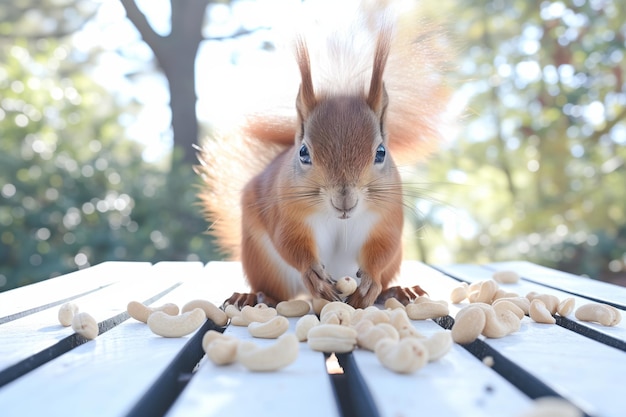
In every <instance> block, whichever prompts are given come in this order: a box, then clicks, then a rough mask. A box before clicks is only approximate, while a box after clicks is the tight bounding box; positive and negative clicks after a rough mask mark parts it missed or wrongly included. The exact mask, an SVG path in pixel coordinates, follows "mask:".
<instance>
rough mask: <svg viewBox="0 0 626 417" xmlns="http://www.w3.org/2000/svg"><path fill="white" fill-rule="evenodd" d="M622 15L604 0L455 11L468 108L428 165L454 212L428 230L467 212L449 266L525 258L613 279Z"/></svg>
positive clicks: (623, 196) (617, 242)
mask: <svg viewBox="0 0 626 417" xmlns="http://www.w3.org/2000/svg"><path fill="white" fill-rule="evenodd" d="M625 12H626V4H625V3H624V2H622V1H616V0H615V1H611V0H609V1H603V2H598V1H585V0H576V1H564V2H561V1H555V2H541V3H538V2H524V1H510V2H508V1H507V2H505V1H499V0H485V1H480V2H475V3H473V4H472V5H471V7H466V8H464V9H463V10H462V11H459V13H458V20H456V24H457V25H458V26H457V27H455V30H456V31H457V33H462V34H463V42H464V44H465V46H466V48H465V50H464V54H463V56H462V57H461V58H462V60H461V63H460V71H459V80H458V85H459V87H458V89H459V96H461V97H464V98H468V99H469V108H470V114H468V115H467V117H466V118H465V120H463V122H462V123H463V129H462V131H461V135H460V138H459V139H458V141H455V143H454V144H453V145H452V146H450V147H446V148H445V149H443V150H442V152H440V153H439V155H438V156H437V157H436V159H435V160H434V161H432V162H431V163H430V164H429V166H428V169H429V170H430V178H431V179H432V180H433V181H434V183H435V184H434V185H433V190H434V192H436V193H437V194H439V195H441V194H443V195H445V197H443V199H444V200H445V201H446V202H447V203H449V204H450V205H451V206H453V207H454V208H455V209H454V211H449V212H448V214H447V215H446V216H440V218H439V223H440V225H441V226H442V227H444V228H445V227H446V225H445V223H446V222H452V223H454V222H456V221H457V220H458V219H459V218H461V217H467V218H468V220H467V221H464V222H463V223H464V225H463V226H461V227H462V228H463V229H464V230H466V233H464V234H463V233H454V234H453V235H454V237H455V238H456V240H454V239H448V240H447V241H448V242H449V249H450V251H451V252H453V253H454V254H455V257H454V259H453V260H454V261H457V262H458V261H466V262H481V261H490V260H504V259H528V260H532V261H535V262H538V263H541V264H545V265H549V266H554V267H558V268H563V269H567V270H569V271H572V272H575V273H585V274H588V275H591V276H593V277H596V278H601V279H619V277H622V279H623V278H624V276H625V275H626V240H625V226H626V211H625V207H626V206H625V205H624V201H626V175H625V173H624V160H625V158H626V147H624V145H625V144H626V123H625V118H626V84H625V82H624V70H625V68H624V66H623V62H624V54H625V53H626V42H625V36H626V24H624V18H623V17H624V15H625ZM443 183H446V185H441V184H443ZM453 184H454V185H453ZM439 210H440V209H439Z"/></svg>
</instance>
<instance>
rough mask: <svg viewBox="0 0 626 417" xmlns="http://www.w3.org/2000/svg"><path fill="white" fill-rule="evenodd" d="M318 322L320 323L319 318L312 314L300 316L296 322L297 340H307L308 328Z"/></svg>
mask: <svg viewBox="0 0 626 417" xmlns="http://www.w3.org/2000/svg"><path fill="white" fill-rule="evenodd" d="M318 324H320V320H319V319H318V318H317V316H316V315H314V314H307V315H306V316H302V317H300V319H298V321H297V322H296V337H297V338H298V341H300V342H305V341H306V340H307V335H308V333H309V330H311V329H312V328H313V327H315V326H317V325H318Z"/></svg>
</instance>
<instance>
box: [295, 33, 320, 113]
mask: <svg viewBox="0 0 626 417" xmlns="http://www.w3.org/2000/svg"><path fill="white" fill-rule="evenodd" d="M296 58H297V60H298V67H299V68H300V78H301V80H302V81H301V83H300V90H299V91H298V98H297V100H296V109H297V110H298V115H299V116H300V118H301V119H304V118H306V117H307V116H308V115H309V113H310V112H311V111H312V110H313V108H314V107H315V106H316V105H317V98H315V90H314V89H313V78H312V77H311V61H310V59H309V50H308V48H307V46H306V43H305V41H304V39H302V38H298V39H297V40H296Z"/></svg>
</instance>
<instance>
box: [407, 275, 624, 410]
mask: <svg viewBox="0 0 626 417" xmlns="http://www.w3.org/2000/svg"><path fill="white" fill-rule="evenodd" d="M441 269H442V270H445V271H448V272H450V273H451V274H453V275H461V276H462V278H463V279H468V280H472V281H473V280H481V279H488V278H489V277H490V274H489V271H487V270H485V269H484V268H474V267H471V266H469V267H467V268H466V266H458V265H455V266H449V267H441ZM461 271H464V272H463V273H461ZM419 280H420V284H421V285H423V286H424V288H426V289H428V291H429V292H431V296H432V297H433V298H441V299H445V298H447V297H448V295H449V293H450V291H451V289H452V288H453V287H454V286H456V285H458V282H457V281H455V280H453V279H452V278H448V277H445V276H444V275H443V274H440V275H439V276H437V273H433V274H421V275H420V279H419ZM511 285H513V284H511ZM529 285H533V286H535V287H536V286H537V284H532V283H519V284H514V285H513V286H511V287H508V286H507V288H511V289H512V290H513V291H515V290H516V289H517V290H522V294H523V291H525V290H526V289H528V286H529ZM548 290H550V289H549V288H546V289H545V292H548ZM552 291H556V290H552ZM463 305H465V303H463V304H459V305H451V316H454V315H455V314H456V311H458V309H459V308H461V307H462V306H463ZM606 331H607V332H611V333H614V334H615V335H616V336H618V337H621V335H622V332H623V331H624V324H623V323H622V324H620V325H619V326H618V327H614V328H607V329H606ZM481 339H483V338H482V337H481ZM483 340H484V342H485V343H487V344H488V345H489V346H491V347H493V348H494V349H495V350H496V351H498V352H500V353H501V354H502V355H503V356H504V357H505V358H507V359H508V360H511V361H512V362H513V363H515V364H518V365H519V366H521V367H522V368H523V369H525V370H526V371H528V372H529V373H531V374H532V375H535V376H536V377H537V378H539V379H540V380H542V381H543V382H545V383H546V384H547V385H549V386H550V387H551V388H552V389H554V391H556V392H557V393H559V394H561V395H562V396H563V397H564V398H566V399H568V400H570V401H571V402H572V403H574V404H576V405H577V406H578V407H579V408H581V409H583V410H585V411H586V412H587V413H588V414H589V415H599V416H606V417H618V416H621V415H623V410H625V409H626V399H625V398H624V396H623V395H622V393H621V387H620V386H619V384H617V383H615V381H619V380H620V378H621V377H622V376H623V375H624V374H625V373H626V353H625V352H623V351H620V350H618V349H615V348H612V347H609V346H606V345H603V344H601V343H598V342H596V341H593V340H591V339H589V338H586V337H583V336H581V335H580V334H578V333H575V332H572V331H570V330H567V329H565V328H563V327H560V326H556V325H548V324H540V323H535V322H534V321H532V320H531V319H530V318H528V317H525V318H524V319H523V321H522V327H521V329H520V331H519V332H516V333H513V334H512V335H509V336H506V337H504V338H501V339H483Z"/></svg>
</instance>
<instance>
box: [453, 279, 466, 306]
mask: <svg viewBox="0 0 626 417" xmlns="http://www.w3.org/2000/svg"><path fill="white" fill-rule="evenodd" d="M467 287H468V285H467V282H462V283H461V284H460V285H459V286H458V287H454V288H453V289H452V292H450V301H451V302H452V303H453V304H458V303H460V302H462V301H463V300H465V299H466V298H467Z"/></svg>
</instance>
